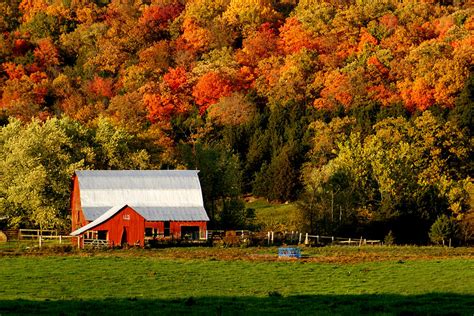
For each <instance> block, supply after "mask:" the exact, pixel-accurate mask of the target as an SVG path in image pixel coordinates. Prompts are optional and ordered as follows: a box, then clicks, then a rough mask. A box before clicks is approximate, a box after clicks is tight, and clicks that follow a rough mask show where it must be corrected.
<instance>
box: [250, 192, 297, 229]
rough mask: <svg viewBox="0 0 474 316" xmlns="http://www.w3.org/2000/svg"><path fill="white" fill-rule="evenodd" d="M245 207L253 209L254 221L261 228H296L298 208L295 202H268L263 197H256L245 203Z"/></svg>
mask: <svg viewBox="0 0 474 316" xmlns="http://www.w3.org/2000/svg"><path fill="white" fill-rule="evenodd" d="M246 207H248V208H253V209H255V215H256V222H257V224H259V225H260V226H261V227H262V229H263V230H275V231H284V230H290V231H291V230H296V229H297V226H298V224H297V216H298V209H297V208H296V203H288V204H278V203H270V202H267V201H266V200H265V199H262V198H260V199H257V200H255V201H253V202H250V203H246Z"/></svg>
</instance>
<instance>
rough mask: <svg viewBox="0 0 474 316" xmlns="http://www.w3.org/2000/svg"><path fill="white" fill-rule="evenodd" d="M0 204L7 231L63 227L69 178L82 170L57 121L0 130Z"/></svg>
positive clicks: (8, 126)
mask: <svg viewBox="0 0 474 316" xmlns="http://www.w3.org/2000/svg"><path fill="white" fill-rule="evenodd" d="M0 145H1V151H0V161H1V162H0V174H1V178H2V181H1V184H0V204H1V207H0V209H1V212H2V213H3V214H2V215H4V216H6V217H7V218H8V223H9V225H10V226H20V225H34V226H37V227H39V228H40V229H46V228H51V227H62V226H63V225H64V224H65V223H64V222H63V221H61V220H62V219H64V218H65V217H66V214H67V210H68V203H67V201H68V197H69V189H70V181H71V175H72V174H73V172H74V170H76V169H78V168H81V167H83V166H84V165H83V161H75V160H74V158H73V156H71V154H70V151H71V148H72V146H73V144H72V142H71V140H70V139H69V138H68V137H67V135H66V133H65V132H64V130H62V129H61V127H60V124H59V121H58V120H57V119H51V120H48V121H46V122H45V123H41V122H39V121H32V122H31V123H30V124H28V125H27V126H25V127H23V126H22V124H21V123H20V122H19V121H16V120H11V121H10V123H9V124H8V125H7V126H5V127H2V129H1V142H0Z"/></svg>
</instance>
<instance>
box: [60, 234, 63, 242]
mask: <svg viewBox="0 0 474 316" xmlns="http://www.w3.org/2000/svg"><path fill="white" fill-rule="evenodd" d="M61 237H62V236H61V235H59V243H60V244H62V243H63V241H62V239H61Z"/></svg>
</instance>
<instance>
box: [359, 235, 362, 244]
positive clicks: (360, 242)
mask: <svg viewBox="0 0 474 316" xmlns="http://www.w3.org/2000/svg"><path fill="white" fill-rule="evenodd" d="M360 246H362V236H360V241H359V247H360Z"/></svg>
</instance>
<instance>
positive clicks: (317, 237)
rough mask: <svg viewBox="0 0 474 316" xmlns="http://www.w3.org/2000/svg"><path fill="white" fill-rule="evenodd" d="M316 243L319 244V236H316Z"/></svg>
mask: <svg viewBox="0 0 474 316" xmlns="http://www.w3.org/2000/svg"><path fill="white" fill-rule="evenodd" d="M316 243H317V244H319V235H316Z"/></svg>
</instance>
